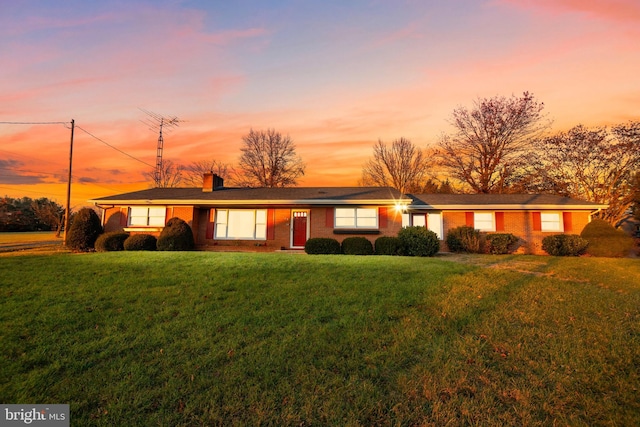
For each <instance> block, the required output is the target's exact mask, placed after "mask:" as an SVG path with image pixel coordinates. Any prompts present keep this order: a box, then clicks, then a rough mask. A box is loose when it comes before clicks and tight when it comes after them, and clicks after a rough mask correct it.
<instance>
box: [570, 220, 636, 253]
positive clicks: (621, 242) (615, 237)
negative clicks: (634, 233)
mask: <svg viewBox="0 0 640 427" xmlns="http://www.w3.org/2000/svg"><path fill="white" fill-rule="evenodd" d="M580 237H582V238H583V239H585V240H586V241H588V242H589V246H588V247H587V252H586V253H587V255H591V256H598V257H611V258H620V257H626V256H628V255H629V252H630V251H631V249H632V248H633V238H631V236H628V235H627V234H626V233H625V232H624V231H622V230H616V229H615V228H614V227H613V226H612V225H611V224H609V223H608V222H607V221H605V220H603V219H594V220H593V221H591V222H590V223H589V224H587V225H586V226H585V227H584V229H583V230H582V233H580Z"/></svg>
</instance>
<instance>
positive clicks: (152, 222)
mask: <svg viewBox="0 0 640 427" xmlns="http://www.w3.org/2000/svg"><path fill="white" fill-rule="evenodd" d="M166 214H167V209H166V208H165V207H164V206H156V207H151V208H147V207H132V208H129V225H130V226H139V227H164V223H165V216H166Z"/></svg>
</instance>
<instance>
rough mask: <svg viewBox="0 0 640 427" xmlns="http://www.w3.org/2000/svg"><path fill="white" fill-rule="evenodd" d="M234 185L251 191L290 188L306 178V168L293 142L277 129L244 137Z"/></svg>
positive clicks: (252, 132) (251, 131)
mask: <svg viewBox="0 0 640 427" xmlns="http://www.w3.org/2000/svg"><path fill="white" fill-rule="evenodd" d="M242 142H243V146H242V148H241V149H240V151H242V155H241V156H240V161H239V169H238V170H237V171H236V176H235V181H236V182H237V183H238V184H240V185H242V186H248V187H290V186H295V185H297V180H298V178H299V177H301V176H303V175H304V171H305V165H304V163H303V162H302V159H301V158H300V157H299V156H298V155H297V154H296V147H295V144H294V143H293V140H292V139H291V138H290V137H289V135H287V136H282V134H281V133H280V132H276V131H275V130H274V129H267V130H266V131H254V130H253V129H251V130H250V131H249V134H248V135H246V136H244V137H242Z"/></svg>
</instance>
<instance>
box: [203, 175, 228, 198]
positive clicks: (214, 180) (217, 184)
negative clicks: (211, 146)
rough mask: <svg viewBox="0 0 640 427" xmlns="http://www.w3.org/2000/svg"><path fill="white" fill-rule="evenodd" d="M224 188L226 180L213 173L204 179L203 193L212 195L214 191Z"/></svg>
mask: <svg viewBox="0 0 640 427" xmlns="http://www.w3.org/2000/svg"><path fill="white" fill-rule="evenodd" d="M223 187H224V178H222V177H220V176H218V175H216V174H215V173H213V172H206V173H205V174H204V176H203V178H202V191H203V192H205V193H210V192H212V191H216V190H221V189H222V188H223Z"/></svg>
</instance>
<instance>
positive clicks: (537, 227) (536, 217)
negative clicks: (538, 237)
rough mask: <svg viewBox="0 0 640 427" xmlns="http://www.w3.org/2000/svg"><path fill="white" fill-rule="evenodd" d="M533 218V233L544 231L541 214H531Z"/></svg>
mask: <svg viewBox="0 0 640 427" xmlns="http://www.w3.org/2000/svg"><path fill="white" fill-rule="evenodd" d="M531 215H532V218H533V231H542V219H541V218H540V212H531Z"/></svg>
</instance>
